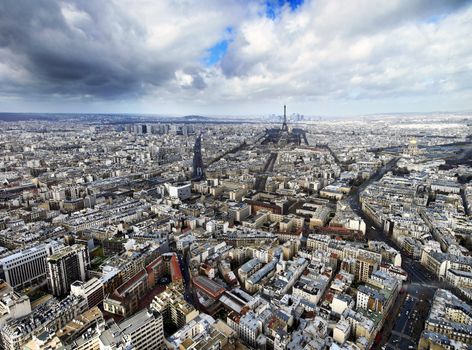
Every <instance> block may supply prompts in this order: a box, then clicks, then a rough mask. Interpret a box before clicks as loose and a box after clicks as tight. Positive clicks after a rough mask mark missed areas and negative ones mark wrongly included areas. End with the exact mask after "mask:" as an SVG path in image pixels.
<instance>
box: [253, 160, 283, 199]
mask: <svg viewBox="0 0 472 350" xmlns="http://www.w3.org/2000/svg"><path fill="white" fill-rule="evenodd" d="M277 155H278V154H277V153H276V152H272V153H271V154H270V156H269V158H267V161H266V163H265V165H264V169H263V173H262V174H259V175H258V176H257V178H256V183H255V185H254V188H255V189H256V190H257V191H261V192H263V191H265V185H266V182H267V178H268V177H269V175H268V173H271V172H272V171H274V166H275V161H276V160H277Z"/></svg>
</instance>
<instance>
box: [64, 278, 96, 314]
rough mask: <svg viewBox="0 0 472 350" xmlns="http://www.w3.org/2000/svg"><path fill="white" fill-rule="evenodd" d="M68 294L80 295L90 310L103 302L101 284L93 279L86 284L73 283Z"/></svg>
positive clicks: (81, 282) (80, 282)
mask: <svg viewBox="0 0 472 350" xmlns="http://www.w3.org/2000/svg"><path fill="white" fill-rule="evenodd" d="M70 293H71V294H73V295H77V296H79V295H81V296H83V297H84V298H85V300H87V305H88V307H89V308H92V307H94V306H96V305H99V304H101V303H102V302H103V297H104V291H103V282H102V281H101V280H99V279H97V278H95V277H93V278H91V279H90V280H88V281H87V282H83V281H80V280H79V281H75V282H74V283H72V285H71V288H70Z"/></svg>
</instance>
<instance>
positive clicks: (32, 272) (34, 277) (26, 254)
mask: <svg viewBox="0 0 472 350" xmlns="http://www.w3.org/2000/svg"><path fill="white" fill-rule="evenodd" d="M59 246H60V245H59V243H57V242H53V243H49V244H40V245H37V246H35V247H32V248H29V249H25V250H21V251H19V252H17V253H14V254H12V255H9V256H6V257H4V258H3V259H1V260H0V267H1V269H2V271H3V275H4V279H5V281H7V282H8V284H9V285H10V286H12V287H13V288H15V289H23V288H25V287H27V286H31V285H34V284H36V283H41V282H42V281H44V279H45V277H46V257H47V256H48V255H51V254H53V253H54V252H55V251H56V250H57V249H58V248H59Z"/></svg>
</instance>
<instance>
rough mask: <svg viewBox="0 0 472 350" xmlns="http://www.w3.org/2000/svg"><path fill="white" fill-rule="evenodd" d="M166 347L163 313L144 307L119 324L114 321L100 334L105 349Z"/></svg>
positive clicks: (149, 349)
mask: <svg viewBox="0 0 472 350" xmlns="http://www.w3.org/2000/svg"><path fill="white" fill-rule="evenodd" d="M165 348H166V347H165V345H164V327H163V320H162V315H161V314H160V313H159V312H158V311H155V310H150V309H144V310H142V311H140V312H138V313H137V314H136V315H134V316H132V317H130V318H128V319H126V320H124V321H123V322H121V323H119V324H116V323H114V322H113V323H111V324H110V325H109V327H108V329H107V330H105V331H104V332H102V334H101V335H100V349H103V350H116V349H121V350H125V349H140V350H161V349H165Z"/></svg>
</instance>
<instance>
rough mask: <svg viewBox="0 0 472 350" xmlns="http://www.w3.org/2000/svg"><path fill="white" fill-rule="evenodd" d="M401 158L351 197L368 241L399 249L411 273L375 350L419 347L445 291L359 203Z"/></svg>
mask: <svg viewBox="0 0 472 350" xmlns="http://www.w3.org/2000/svg"><path fill="white" fill-rule="evenodd" d="M398 159H399V158H393V159H392V160H391V161H390V162H388V163H387V164H386V165H384V166H383V167H382V168H381V169H379V171H378V172H377V173H375V174H374V175H373V176H371V177H370V178H369V179H368V180H367V181H365V182H364V183H363V184H362V185H361V186H359V187H358V188H357V189H356V191H354V192H353V193H352V194H351V195H350V196H349V197H348V198H347V202H348V203H349V205H350V206H351V208H352V209H353V211H354V212H355V213H356V214H358V215H359V216H360V217H361V218H362V219H363V220H364V222H365V223H366V238H367V239H368V240H375V241H382V242H385V243H387V244H388V245H389V246H391V247H393V248H395V249H397V250H398V251H399V252H400V253H401V255H402V267H403V269H404V270H405V271H406V273H408V282H405V283H404V287H403V288H404V290H405V293H406V298H405V294H400V295H399V297H398V299H397V301H396V303H395V305H394V306H393V308H392V314H393V315H396V316H395V317H393V318H388V319H387V320H386V322H385V325H384V327H383V332H382V339H381V341H380V342H379V343H378V344H377V345H374V346H373V347H372V349H381V348H382V347H383V346H385V349H390V350H393V349H408V348H409V347H410V346H415V344H417V343H418V341H419V338H420V336H421V331H422V329H423V327H424V322H425V320H426V317H427V314H428V311H429V302H430V300H432V299H433V296H434V293H435V291H436V289H437V288H443V287H444V284H443V283H441V282H439V281H438V280H437V278H436V277H435V276H434V275H433V274H431V273H430V272H429V271H428V270H427V269H426V268H425V267H424V266H422V265H421V264H420V263H419V262H418V261H415V260H413V259H412V258H410V257H409V256H408V255H407V254H406V253H405V252H404V251H403V250H402V249H400V247H399V246H398V245H397V244H396V243H395V242H394V241H393V240H392V239H391V238H390V237H389V236H388V235H387V234H385V233H384V232H383V229H382V228H379V227H376V224H375V223H374V222H373V221H372V220H371V219H370V218H369V217H368V216H367V215H365V214H364V212H363V211H362V210H361V203H360V201H359V195H360V193H361V192H362V191H363V190H364V189H365V188H366V187H367V186H369V185H370V184H371V183H373V182H375V181H378V180H380V179H381V178H382V177H383V176H384V175H385V174H386V173H387V172H389V171H390V170H392V169H393V168H394V167H395V165H396V164H397V161H398Z"/></svg>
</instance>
